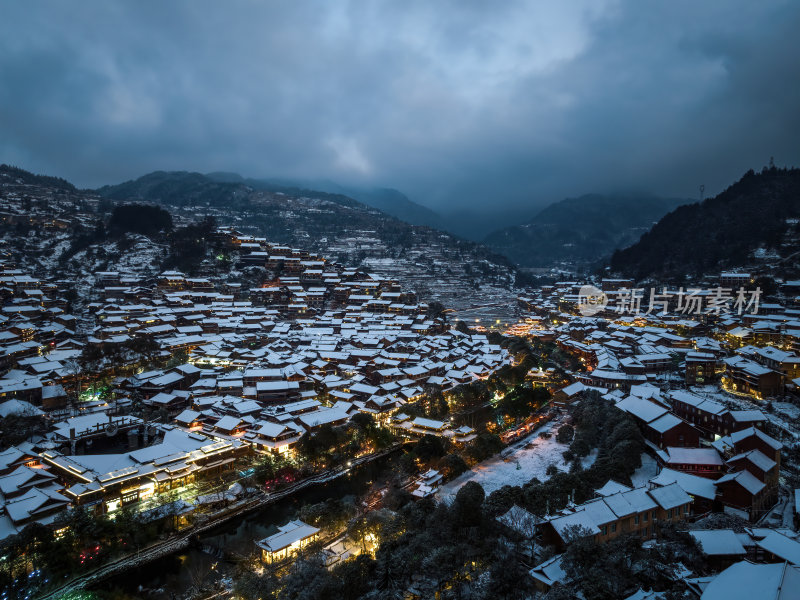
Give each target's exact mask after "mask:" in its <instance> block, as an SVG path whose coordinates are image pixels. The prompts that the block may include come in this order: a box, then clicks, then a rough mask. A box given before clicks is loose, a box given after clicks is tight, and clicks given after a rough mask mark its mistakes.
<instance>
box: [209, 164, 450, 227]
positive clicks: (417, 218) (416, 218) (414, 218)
mask: <svg viewBox="0 0 800 600" xmlns="http://www.w3.org/2000/svg"><path fill="white" fill-rule="evenodd" d="M207 177H209V178H210V179H213V180H214V181H220V182H229V183H242V184H245V185H248V186H250V187H252V188H253V189H256V190H265V191H271V192H284V193H289V194H294V195H297V194H301V195H309V194H311V193H315V194H318V193H323V192H324V193H327V194H333V195H336V196H345V197H349V198H353V199H355V200H358V201H359V202H361V203H363V204H366V205H367V206H371V207H372V208H377V209H378V210H380V211H381V212H385V213H386V214H387V215H391V216H393V217H395V218H397V219H400V220H401V221H405V222H406V223H410V224H412V225H427V226H428V227H436V228H438V229H441V228H442V225H443V219H442V217H441V216H440V215H438V214H437V213H436V212H434V211H432V210H431V209H429V208H427V207H425V206H422V205H421V204H417V203H416V202H414V201H412V200H410V199H409V198H408V196H406V195H405V194H403V193H402V192H400V191H398V190H395V189H392V188H358V187H350V186H344V185H340V184H338V183H336V182H334V181H327V180H309V181H305V180H294V179H275V178H273V179H252V178H244V177H242V176H241V175H239V174H237V173H225V172H216V173H208V174H207Z"/></svg>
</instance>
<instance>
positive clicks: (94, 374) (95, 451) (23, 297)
mask: <svg viewBox="0 0 800 600" xmlns="http://www.w3.org/2000/svg"><path fill="white" fill-rule="evenodd" d="M217 235H218V236H220V237H221V238H222V239H224V240H225V241H226V243H228V244H230V245H232V246H235V247H236V248H237V249H238V251H239V252H240V253H241V256H242V260H243V261H244V262H246V263H248V264H259V265H262V266H265V268H266V269H267V273H268V274H269V276H271V277H272V278H271V279H269V280H268V281H266V282H265V283H264V284H263V285H262V286H261V287H257V288H252V289H250V290H242V289H240V287H238V286H237V285H236V284H231V283H224V284H219V285H218V284H216V283H212V282H211V281H210V280H208V279H204V278H192V277H187V276H185V275H184V274H182V273H179V272H176V271H168V272H164V273H161V275H160V276H158V277H157V278H156V280H155V281H151V282H145V281H142V280H141V279H136V278H135V277H127V276H125V275H124V274H121V273H119V272H102V273H97V274H96V277H95V287H96V297H97V301H95V302H92V303H90V304H89V305H88V308H89V311H90V314H91V317H92V325H91V328H90V330H89V331H86V332H85V333H81V332H78V331H76V329H78V328H77V327H76V324H75V319H74V318H73V317H71V316H70V315H68V314H66V313H65V311H64V306H65V305H64V302H63V301H61V300H59V298H60V297H61V296H60V294H59V289H58V288H57V287H49V286H48V285H47V284H44V283H41V282H39V281H37V280H36V279H35V278H33V277H30V276H28V275H26V274H24V273H21V272H19V271H18V270H16V269H14V268H12V266H11V264H10V263H0V269H2V271H1V272H0V279H2V281H3V282H4V284H5V287H3V288H2V290H0V293H4V294H6V295H5V296H4V308H3V316H2V318H3V327H0V352H2V351H4V352H5V356H6V357H7V358H6V361H7V362H6V370H5V374H4V375H3V376H2V378H0V414H3V415H5V414H6V413H8V412H17V413H19V414H24V415H28V416H33V417H37V418H39V419H41V422H42V430H41V432H40V433H39V434H37V435H35V436H33V437H32V438H31V439H29V440H27V441H25V442H23V443H21V444H18V445H17V446H14V447H12V448H9V449H7V453H8V461H7V468H6V471H5V473H4V475H0V492H2V493H3V497H2V502H0V536H7V535H10V534H12V533H15V532H17V531H20V530H21V529H22V528H23V527H25V525H27V524H28V523H31V522H34V521H36V522H40V523H52V522H54V520H55V518H56V516H57V515H58V514H59V513H61V512H62V511H63V510H65V509H66V508H67V507H69V506H87V507H91V508H92V509H93V510H96V511H98V512H113V511H115V510H117V509H118V508H120V507H122V506H128V505H132V504H136V503H141V502H142V501H148V502H149V503H150V504H152V503H153V501H154V499H158V498H159V497H160V495H162V494H164V493H166V492H168V491H171V490H185V489H186V488H187V486H190V485H191V484H192V483H194V482H196V481H200V480H202V479H204V478H208V477H213V476H215V475H217V474H219V473H220V472H222V471H225V470H229V469H232V468H234V465H235V464H237V460H238V459H239V458H240V457H242V456H244V455H246V454H252V453H280V454H284V455H289V456H293V455H294V454H295V447H296V444H297V443H298V441H299V440H300V438H301V437H302V436H303V435H305V434H308V435H314V434H315V433H316V432H317V431H319V430H320V429H321V428H323V427H326V426H334V427H335V426H339V425H342V424H345V423H347V422H348V421H349V420H350V418H351V417H352V416H353V415H355V414H357V413H365V414H368V415H371V416H372V417H373V418H374V419H375V420H376V422H378V423H381V424H383V425H385V426H387V427H389V428H391V430H392V431H393V432H394V433H395V434H396V435H397V436H399V437H406V438H415V437H421V436H424V435H436V436H441V437H446V438H448V439H451V440H452V441H453V442H455V443H467V442H469V441H470V440H472V439H474V437H475V433H474V431H473V430H472V429H471V428H469V427H455V426H451V425H450V424H449V423H448V422H443V421H433V420H428V419H420V418H415V419H411V418H409V417H407V416H406V415H404V414H403V413H402V407H403V406H404V405H405V404H407V403H409V402H412V401H414V400H416V399H418V398H420V397H421V396H422V395H423V394H425V393H426V391H428V390H430V389H439V390H447V389H450V388H453V387H455V386H458V385H460V384H463V383H469V382H471V381H474V380H476V379H481V378H486V377H488V376H489V375H490V374H491V373H492V372H493V371H494V370H495V369H497V368H498V367H500V366H502V365H504V364H506V363H507V362H508V355H507V352H506V351H505V350H504V349H502V348H501V347H500V346H498V345H494V344H491V343H489V342H488V340H487V338H486V337H485V336H484V335H477V334H473V335H466V334H464V333H461V332H458V331H455V330H450V329H448V328H447V327H446V325H445V323H444V321H443V320H442V319H441V318H438V319H437V318H432V317H430V316H428V314H427V306H426V305H425V304H420V303H418V302H417V300H416V297H415V295H414V293H413V292H404V291H402V290H401V289H400V288H399V286H398V284H397V283H396V282H394V281H390V280H385V279H382V278H379V277H375V276H370V275H368V274H365V273H362V272H358V271H356V270H353V269H345V268H343V267H341V266H339V265H336V264H331V263H328V262H327V261H325V260H324V259H322V258H320V257H317V256H314V255H309V254H308V253H305V252H301V251H299V250H296V249H292V248H288V247H283V246H279V245H273V244H269V243H267V242H266V241H265V240H263V239H259V238H248V237H245V236H241V235H239V234H238V233H236V232H234V231H231V230H228V229H220V230H219V231H218V232H217ZM145 364H160V365H162V367H161V368H157V369H152V368H151V369H150V370H146V369H145V368H143V367H144V365H145ZM4 411H5V412H4ZM5 477H8V479H7V481H8V482H14V484H13V485H15V486H16V488H17V489H19V490H25V492H26V493H25V494H24V495H20V494H18V493H17V494H15V493H11V494H6V493H5V492H3V491H2V490H3V489H11V487H12V483H7V484H6V485H5V487H4V484H3V479H4V478H5ZM23 480H24V484H22V483H19V484H18V483H17V482H20V481H23ZM190 500H191V499H190ZM144 505H145V504H140V506H144ZM179 512H183V507H181V510H180V511H179Z"/></svg>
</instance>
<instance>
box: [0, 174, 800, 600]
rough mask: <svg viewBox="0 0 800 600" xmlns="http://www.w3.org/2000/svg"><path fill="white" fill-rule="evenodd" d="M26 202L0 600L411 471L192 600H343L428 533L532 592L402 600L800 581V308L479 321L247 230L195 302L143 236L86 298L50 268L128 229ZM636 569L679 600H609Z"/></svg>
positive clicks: (46, 199) (8, 187) (405, 580)
mask: <svg viewBox="0 0 800 600" xmlns="http://www.w3.org/2000/svg"><path fill="white" fill-rule="evenodd" d="M6 179H10V178H8V177H7V178H6ZM4 185H5V187H4V197H3V203H4V207H3V212H2V218H3V223H4V227H5V228H6V232H7V235H6V238H5V245H4V247H3V257H2V262H0V269H2V272H0V285H1V286H2V288H1V290H2V294H3V308H2V331H0V343H2V367H3V375H2V378H0V400H2V403H0V417H1V418H2V439H3V447H2V448H1V449H0V493H2V517H0V536H1V537H2V538H3V544H4V548H5V555H4V557H3V559H2V566H1V567H0V572H2V576H3V585H4V586H5V588H4V589H5V590H6V592H5V593H6V595H4V598H12V597H20V598H28V597H34V596H33V595H32V594H38V595H46V594H51V596H49V597H59V596H57V595H55V596H53V595H52V594H54V593H55V594H64V593H67V592H70V593H71V592H73V591H74V590H79V589H82V588H83V587H84V586H86V585H87V583H88V582H89V581H91V578H92V577H95V576H97V577H99V575H97V573H98V572H102V573H103V575H102V576H103V577H114V576H119V575H118V574H119V573H121V572H124V571H125V569H126V568H130V567H131V566H136V565H139V564H147V561H148V560H155V559H157V558H158V557H160V556H163V555H164V554H169V553H170V552H175V551H178V550H180V549H181V548H185V547H187V545H194V546H198V547H201V548H205V551H209V546H208V544H207V543H206V544H205V545H204V542H203V539H204V538H203V532H204V531H207V530H209V529H210V528H213V527H215V526H218V525H219V524H220V523H225V522H226V521H228V520H230V519H232V518H235V517H240V516H241V515H247V514H250V513H253V512H254V511H258V510H259V509H260V508H261V507H264V506H269V505H271V504H277V503H280V502H282V501H284V499H285V498H291V496H292V495H293V494H296V493H297V492H298V491H299V490H302V489H305V488H306V487H307V486H313V485H321V484H322V485H324V484H325V483H326V482H330V481H333V480H336V479H340V478H343V477H344V478H346V477H347V476H348V475H349V474H350V473H351V472H355V471H356V470H358V469H359V468H361V466H362V465H367V464H369V463H371V462H372V461H381V460H384V459H386V457H390V458H391V460H392V461H394V462H392V463H391V464H392V465H393V466H392V467H391V468H390V469H389V471H390V474H389V475H386V474H384V475H386V476H384V477H382V478H381V482H380V483H379V484H378V483H377V482H376V483H375V485H372V486H371V487H369V488H368V489H367V490H366V491H364V493H363V494H361V497H360V498H359V500H358V501H357V502H355V503H350V504H347V503H344V504H343V503H342V502H341V501H340V500H339V499H337V498H331V499H329V500H328V501H326V502H323V503H320V504H317V505H305V506H304V507H303V509H302V510H300V511H297V512H296V513H295V514H294V515H292V516H291V517H289V518H286V519H283V520H281V521H280V522H274V523H271V524H270V526H271V528H272V529H271V531H273V532H274V533H271V534H270V535H268V536H266V537H262V538H253V539H251V540H249V542H248V546H247V547H248V548H249V551H245V553H244V554H242V555H238V556H237V558H236V560H237V561H239V563H240V564H241V563H242V561H244V563H245V564H247V565H248V567H247V569H246V570H247V571H249V573H248V574H246V576H239V575H236V573H237V570H236V569H237V568H241V567H235V566H232V564H233V563H231V564H229V565H228V566H227V568H222V567H221V568H219V574H218V575H216V574H214V573H212V572H211V571H209V573H206V574H204V575H203V576H202V577H199V578H198V580H197V582H196V585H195V586H194V587H193V588H192V590H190V591H188V592H186V593H188V594H190V595H194V596H198V597H211V596H213V595H214V594H223V595H224V594H231V595H235V596H239V597H243V598H251V597H252V598H256V597H261V594H263V593H264V590H265V589H270V590H272V592H270V593H278V592H277V591H276V590H285V589H289V588H291V585H292V583H291V582H292V577H294V576H297V573H300V572H302V573H304V575H303V577H304V578H305V579H308V577H309V574H308V572H307V571H303V569H306V570H308V569H313V568H317V569H321V570H320V571H313V573H312V575H313V577H317V578H319V579H324V578H334V579H336V578H339V579H341V578H342V577H344V575H342V573H350V572H351V571H353V569H356V566H354V565H357V566H358V569H360V568H362V567H363V566H364V564H365V563H364V562H363V561H364V560H372V561H373V562H377V564H379V565H380V564H383V563H381V561H386V560H388V559H387V558H386V553H387V552H388V550H387V549H388V548H393V547H394V548H395V550H394V552H398V551H399V550H398V549H397V548H398V547H400V548H402V547H403V545H404V544H405V545H413V543H414V542H413V539H414V535H421V533H419V532H415V531H414V529H415V526H413V525H412V523H413V519H414V518H416V519H417V520H418V522H419V523H422V522H425V521H426V519H434V520H435V521H437V522H438V525H437V526H444V525H442V524H443V523H449V522H450V520H455V521H454V522H456V523H458V525H453V526H454V527H457V530H458V531H460V532H462V533H463V532H464V531H466V532H472V533H469V535H476V533H475V532H476V531H478V532H483V535H484V536H485V537H486V539H487V540H491V542H486V543H487V544H488V543H490V544H491V545H490V546H489V547H488V550H486V552H487V553H488V554H491V555H492V556H495V555H497V553H501V555H502V557H504V558H502V561H507V560H510V561H511V562H512V563H513V565H514V568H513V569H510V570H509V572H508V573H507V574H506V575H505V576H504V575H501V574H499V573H497V572H495V570H494V567H492V566H491V565H492V564H494V563H493V561H496V560H500V559H496V558H493V559H491V560H490V559H489V558H487V556H481V555H472V556H470V557H466V558H465V557H460V558H458V559H457V563H458V566H457V567H456V568H455V570H454V571H448V572H446V573H443V574H440V575H439V576H437V577H433V576H431V575H424V574H423V575H420V574H419V573H418V572H417V573H413V574H412V573H408V574H407V576H404V577H400V578H398V580H397V581H393V582H392V583H391V586H393V589H395V590H396V592H397V593H399V594H401V595H402V596H403V597H406V598H416V597H428V596H429V595H430V594H434V593H435V594H439V595H440V596H441V597H457V596H458V594H463V593H466V592H465V590H467V589H471V590H473V592H474V591H475V590H478V591H480V590H484V591H486V590H489V589H504V590H505V591H504V592H503V594H504V596H503V597H541V598H548V599H550V598H567V597H576V596H575V595H574V590H576V589H578V590H582V591H581V592H580V593H581V594H583V597H586V598H594V597H597V598H601V597H625V598H630V599H636V600H644V599H656V598H667V597H685V598H700V597H702V598H703V599H706V600H708V599H711V600H714V599H716V598H724V597H725V593H726V592H725V590H728V589H730V588H731V586H736V587H742V586H746V585H749V583H748V582H751V581H753V580H754V579H757V580H758V581H759V585H760V586H761V587H759V588H758V590H759V592H760V593H763V592H764V587H763V585H764V582H765V581H768V582H769V585H770V586H773V588H774V590H775V591H776V590H778V589H780V588H781V587H785V586H790V585H793V583H792V582H796V579H797V577H798V570H797V569H798V567H797V565H800V539H798V534H797V526H798V518H797V514H798V506H797V503H796V500H797V496H796V494H795V488H797V487H800V471H798V468H800V463H798V460H797V459H798V457H797V435H798V433H800V424H799V423H798V416H800V406H799V405H798V396H797V393H796V390H797V387H798V385H800V355H798V344H799V343H800V308H798V305H797V298H798V294H800V282H796V281H778V282H776V286H775V289H774V290H772V291H771V293H770V294H769V297H767V295H766V294H763V293H762V290H761V289H760V288H759V287H758V285H757V284H756V281H757V278H758V277H759V274H757V273H746V272H738V271H737V272H723V273H720V274H718V275H716V276H713V277H710V278H708V279H707V280H705V281H698V282H696V284H694V285H692V286H691V287H687V288H686V289H683V288H661V289H658V290H656V289H655V288H654V289H653V290H650V289H640V288H637V287H636V285H635V282H634V281H633V280H628V279H611V278H590V279H582V280H574V281H553V282H552V283H546V284H543V285H539V286H537V287H528V288H527V289H525V290H524V291H523V292H522V293H521V294H518V297H517V300H516V305H515V306H511V307H509V306H507V305H504V306H503V307H502V312H491V307H490V306H488V307H487V309H486V310H489V311H490V316H489V317H486V318H484V319H474V318H473V315H472V314H469V315H465V314H463V313H458V312H456V313H454V312H452V310H448V308H449V307H448V306H447V305H446V304H444V302H442V300H446V298H442V297H439V296H433V297H431V296H430V295H426V296H425V297H422V296H420V295H418V294H417V292H416V291H413V290H411V289H409V288H408V287H405V286H404V285H403V283H401V282H400V281H399V280H398V279H399V278H398V279H395V278H391V277H388V276H387V274H386V272H384V273H382V274H376V273H373V272H370V271H369V270H368V269H367V267H370V266H375V265H376V264H378V263H375V262H374V261H373V262H370V260H369V257H368V256H362V257H361V264H359V265H355V266H348V265H345V264H342V263H340V262H338V261H336V260H330V259H329V258H327V257H326V255H325V254H324V253H322V252H312V251H308V250H305V249H302V248H296V247H294V246H292V245H286V244H281V243H275V242H272V241H270V240H268V239H267V238H265V237H260V236H258V235H252V234H251V233H244V232H242V231H241V230H240V229H238V228H237V227H238V225H237V224H226V223H225V222H224V221H222V219H220V221H219V222H218V223H214V224H213V225H211V224H209V223H210V222H209V221H208V220H206V221H203V223H206V225H205V227H206V228H207V229H206V230H205V231H204V233H203V235H206V236H207V239H206V240H205V242H206V245H205V246H203V247H202V249H203V254H202V256H200V257H199V258H200V261H198V263H199V267H197V268H194V267H192V271H193V272H192V273H191V274H188V273H185V272H183V271H181V270H179V269H177V268H172V269H163V268H159V267H160V265H161V266H163V261H164V259H165V256H167V255H168V253H169V250H166V249H164V248H161V250H159V249H158V248H159V245H158V244H159V242H154V241H153V239H151V238H149V237H148V236H145V235H142V234H138V233H125V234H124V235H123V236H122V237H121V238H120V240H122V241H121V242H120V241H116V242H108V241H106V242H104V243H105V246H107V247H108V248H106V250H103V251H102V252H101V251H100V250H99V249H98V245H97V244H94V245H93V244H91V243H86V244H84V245H83V246H79V248H78V252H79V253H80V254H77V253H76V254H74V255H73V256H78V259H79V260H78V262H80V263H81V264H87V262H88V261H89V255H91V256H92V257H93V259H92V260H93V261H94V262H91V263H89V264H92V265H94V268H90V271H91V272H90V274H89V273H87V276H86V278H85V279H83V280H81V281H70V280H67V279H64V278H60V277H58V275H57V272H58V266H59V265H63V264H64V261H60V260H57V257H55V256H54V255H53V254H54V252H56V251H62V252H63V250H64V249H65V248H67V247H68V246H69V244H72V243H73V242H72V241H70V240H74V239H75V238H76V234H75V233H74V232H75V231H86V230H87V229H90V228H93V227H95V226H96V225H95V223H96V222H97V219H98V217H97V214H98V211H99V208H100V203H101V202H102V200H100V199H97V198H92V197H91V196H85V195H84V196H80V197H79V198H76V197H75V193H74V192H73V193H68V192H63V191H59V190H58V187H57V186H53V185H50V186H43V185H41V184H40V183H37V184H26V183H25V182H24V181H21V180H10V181H6V182H5V184H4ZM76 204H77V205H79V206H78V207H77V208H76ZM107 208H108V210H109V211H111V210H112V209H113V206H111V207H107ZM70 211H71V212H72V214H73V216H72V217H68V216H67V213H70ZM113 218H114V217H113V216H112V220H113ZM200 218H201V217H198V215H193V214H189V215H185V216H184V217H182V218H181V221H180V222H181V223H182V224H183V226H184V227H196V226H197V223H199V222H200V221H199V220H198V219H200ZM70 219H71V221H70ZM31 234H33V236H34V237H31ZM59 236H61V237H59ZM78 237H80V236H78ZM151 237H152V236H151ZM48 238H56V239H61V240H63V241H60V242H58V248H54V247H53V245H52V242H51V241H50V240H49V239H48ZM154 239H155V238H154ZM32 242H35V244H36V245H35V246H33V245H32ZM163 245H164V244H163V243H162V246H163ZM59 249H60V250H59ZM143 249H144V250H143ZM108 252H119V253H120V255H119V257H118V259H116V258H115V257H114V256H113V255H112V256H111V259H108V258H106V259H105V260H103V261H102V264H101V262H98V256H100V257H102V255H103V253H108ZM142 252H143V256H149V257H150V258H149V260H142V258H141V256H142ZM137 253H138V254H139V255H140V256H139V258H137V259H136V260H131V258H130V257H131V256H136V255H137ZM333 253H334V254H341V253H342V249H341V248H339V249H338V250H337V249H336V247H334V248H333ZM378 254H380V252H378ZM223 259H224V260H223ZM71 260H73V261H75V260H76V259H74V258H73V259H71ZM115 260H116V261H117V262H118V263H119V265H121V266H119V268H111V267H113V266H114V263H115ZM219 263H224V267H222V266H220V264H219ZM192 264H196V263H192ZM100 266H102V267H103V268H102V269H100V268H98V267H100ZM77 267H79V268H85V267H82V266H81V265H77ZM445 281H446V280H445ZM759 281H760V280H759ZM445 287H446V286H445ZM506 293H507V294H511V291H510V290H509V291H507V292H506ZM464 306H465V307H466V306H468V305H467V304H465V305H464ZM501 315H502V318H501ZM509 315H511V316H509ZM512 316H513V318H512ZM495 317H496V318H495ZM612 425H613V428H612ZM615 428H616V429H615ZM615 431H617V433H615ZM618 431H625V432H626V433H625V435H624V436H621V434H620V433H618ZM623 438H624V439H623ZM464 507H469V510H467V509H466V508H464ZM448 510H449V511H451V512H453V514H450V515H448V513H447V511H448ZM465 510H467V512H468V513H470V515H472V516H465V514H466V513H464V511H465ZM415 511H416V512H415ZM436 511H444V512H442V513H441V514H440V513H437V512H436ZM420 514H422V515H428V516H420ZM475 514H477V515H480V517H479V518H478V519H477V520H475V518H476V517H474V515H475ZM413 515H416V516H413ZM454 515H455V516H454ZM458 515H461V516H458ZM419 519H422V520H421V521H419ZM459 519H461V520H462V521H463V522H461V521H459ZM430 527H433V526H432V525H429V528H430ZM404 529H405V530H407V531H406V532H405V534H404V533H403V530H404ZM423 529H424V528H423ZM687 532H688V533H687ZM478 535H480V534H478ZM404 540H405V541H404ZM408 540H411V541H408ZM623 543H624V544H628V545H630V544H633V545H634V546H635V547H636V548H639V550H637V552H642V553H645V554H646V556H645V557H644V558H642V559H641V560H642V561H643V564H644V563H647V564H649V565H651V567H652V568H653V569H655V570H656V571H658V576H657V577H652V576H648V577H644V576H642V575H641V572H640V571H641V569H642V568H643V567H642V566H641V565H638V566H635V567H632V568H631V569H630V572H629V573H621V574H620V581H619V582H617V585H618V586H619V587H618V588H614V589H613V590H607V589H606V590H600V591H598V590H597V589H594V588H592V586H590V585H589V582H590V580H591V577H592V575H591V573H592V572H591V569H590V568H589V567H588V566H587V564H586V562H587V559H586V558H585V556H584V557H583V559H581V560H578V558H580V556H582V555H580V552H584V553H585V552H591V548H593V547H594V546H595V545H604V544H608V545H609V547H614V545H615V544H617V545H619V544H623ZM665 548H666V549H667V550H664V549H665ZM212 550H213V549H212ZM216 552H219V553H220V557H221V558H222V559H223V561H224V560H226V555H225V550H224V549H216ZM64 553H66V554H68V555H69V554H71V555H69V556H61V558H60V560H61V564H58V563H56V562H54V559H53V554H59V555H63V554H64ZM503 553H505V554H503ZM648 553H649V554H648ZM643 556H644V555H643ZM665 556H668V557H671V558H670V559H669V560H667V558H665ZM228 558H230V556H228ZM126 560H127V561H129V563H130V564H129V565H128V566H127V567H126V566H125V561H126ZM359 561H362V562H359ZM502 561H501V562H502ZM648 561H650V562H648ZM229 562H230V561H229ZM666 563H669V564H666ZM214 564H216V563H214ZM653 565H655V566H653ZM420 568H422V567H420ZM597 568H600V567H597ZM103 569H105V571H103ZM215 569H216V567H215ZM348 569H349V570H350V571H348ZM370 569H372V568H370ZM370 569H368V570H367V572H368V573H372V571H371V570H370ZM487 569H488V570H487ZM356 570H357V569H356ZM422 570H423V571H424V569H422ZM71 571H74V572H76V573H77V576H74V575H70V576H67V573H68V572H71ZM93 574H94V575H93ZM351 575H352V573H351ZM368 576H374V575H368ZM54 577H55V578H57V579H55V580H54V579H53V578H54ZM365 577H367V576H366V575H365ZM504 577H507V578H512V579H513V582H512V583H513V586H512V587H509V588H507V589H506V588H503V587H502V585H511V584H510V583H509V582H508V581H505V583H504ZM276 582H278V583H276ZM645 583H649V584H650V586H649V587H646V586H645V585H644V584H645ZM360 585H362V586H363V585H366V584H365V583H364V581H361V583H360ZM387 585H388V584H387ZM637 585H639V586H640V589H639V590H638V591H636V590H632V589H631V586H633V587H636V586H637ZM265 586H266V587H265ZM270 586H273V587H270ZM89 587H91V586H89ZM656 588H659V589H656ZM354 589H359V588H358V586H356V588H354ZM364 589H365V590H366V589H367V588H364ZM775 591H769V590H768V591H767V592H766V593H767V594H770V593H776V592H775ZM623 592H624V595H623ZM628 592H630V593H628ZM141 593H143V594H150V595H152V597H159V593H162V594H163V593H164V591H163V590H161V592H159V591H158V590H157V589H150V587H149V586H145V590H144V591H141ZM172 593H174V591H173V592H172ZM674 593H680V594H682V595H679V596H668V594H674ZM754 593H755V592H754ZM187 597H188V596H187ZM353 597H358V596H353Z"/></svg>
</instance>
